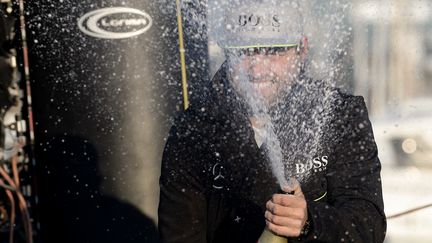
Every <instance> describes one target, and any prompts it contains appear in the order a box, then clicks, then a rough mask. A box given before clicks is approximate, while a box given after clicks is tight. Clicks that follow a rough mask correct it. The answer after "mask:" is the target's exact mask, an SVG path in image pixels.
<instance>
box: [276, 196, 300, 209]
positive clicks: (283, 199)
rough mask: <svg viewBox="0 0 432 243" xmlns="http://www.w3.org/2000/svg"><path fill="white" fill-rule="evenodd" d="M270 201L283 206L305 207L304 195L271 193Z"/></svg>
mask: <svg viewBox="0 0 432 243" xmlns="http://www.w3.org/2000/svg"><path fill="white" fill-rule="evenodd" d="M271 201H272V202H273V203H275V204H279V205H282V206H285V207H295V208H296V207H306V200H305V199H304V197H299V196H295V195H287V194H273V196H272V199H271Z"/></svg>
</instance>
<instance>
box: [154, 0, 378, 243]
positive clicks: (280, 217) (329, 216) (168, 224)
mask: <svg viewBox="0 0 432 243" xmlns="http://www.w3.org/2000/svg"><path fill="white" fill-rule="evenodd" d="M257 2H258V3H257ZM237 3H238V5H234V6H232V8H231V10H230V11H227V13H226V17H225V22H224V23H223V25H222V26H223V27H224V28H225V29H224V32H223V34H221V35H220V37H221V39H220V41H219V44H220V45H221V47H222V48H224V50H225V53H226V56H227V62H226V63H224V65H223V66H222V67H221V69H220V70H219V71H218V72H217V74H216V75H215V77H214V78H213V80H212V84H211V87H210V88H209V93H208V95H207V96H206V98H205V99H204V100H203V102H202V103H201V104H200V105H197V106H193V105H192V106H191V107H190V108H189V109H188V110H187V111H186V112H185V113H184V114H182V115H181V116H180V117H178V119H177V120H176V122H175V125H174V126H173V128H172V129H171V131H170V134H169V137H168V140H167V143H166V147H165V151H164V156H163V161H162V171H161V177H160V187H161V195H160V205H159V230H160V236H161V240H162V241H163V242H188V243H190V242H224V243H225V242H254V243H255V242H258V240H259V239H260V240H263V237H261V238H260V236H262V235H268V232H271V233H270V234H273V235H278V236H281V237H283V238H285V239H286V240H287V241H288V242H290V243H291V242H368V243H369V242H382V241H383V240H384V234H385V228H386V223H385V215H384V212H383V202H382V192H381V182H380V168H381V167H380V162H379V160H378V158H377V149H376V145H375V142H374V139H373V134H372V129H371V125H370V122H369V119H368V116H367V111H366V107H365V104H364V101H363V99H362V98H361V97H355V96H350V95H345V94H342V93H341V92H340V91H338V90H337V89H334V88H332V87H331V85H328V84H327V83H326V82H324V81H313V80H310V79H308V78H306V77H305V75H304V63H305V59H306V57H307V48H308V41H307V38H306V37H305V36H304V35H303V31H302V28H301V22H302V21H301V16H300V15H299V13H298V9H297V8H298V6H297V5H295V4H292V3H290V2H289V1H282V2H278V3H275V2H273V1H246V0H245V1H240V2H239V1H237ZM263 232H265V233H264V234H263ZM266 232H267V233H266Z"/></svg>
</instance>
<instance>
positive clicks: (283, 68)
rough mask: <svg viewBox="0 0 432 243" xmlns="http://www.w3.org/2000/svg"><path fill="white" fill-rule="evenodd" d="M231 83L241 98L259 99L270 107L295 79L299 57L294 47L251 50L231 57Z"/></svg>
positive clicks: (297, 73) (238, 52)
mask: <svg viewBox="0 0 432 243" xmlns="http://www.w3.org/2000/svg"><path fill="white" fill-rule="evenodd" d="M230 55H233V56H230V61H231V68H232V69H231V81H232V82H233V85H234V87H235V89H236V90H237V92H239V93H240V94H241V95H243V96H245V95H246V96H247V95H251V94H248V93H249V92H251V93H255V94H252V97H254V96H258V97H261V98H262V99H263V101H264V103H265V104H266V105H271V104H272V103H274V102H275V101H276V98H277V97H278V95H279V94H280V93H281V91H283V90H286V89H288V88H289V86H290V85H291V84H292V83H293V82H294V81H295V80H296V79H297V78H298V75H299V73H300V64H301V57H300V56H301V55H300V53H299V51H298V49H297V47H289V48H286V47H284V48H254V49H244V50H240V51H237V52H236V53H232V54H230Z"/></svg>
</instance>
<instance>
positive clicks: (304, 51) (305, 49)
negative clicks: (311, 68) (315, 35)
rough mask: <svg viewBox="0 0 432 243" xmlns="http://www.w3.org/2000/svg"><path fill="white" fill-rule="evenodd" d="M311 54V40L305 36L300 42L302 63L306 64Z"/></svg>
mask: <svg viewBox="0 0 432 243" xmlns="http://www.w3.org/2000/svg"><path fill="white" fill-rule="evenodd" d="M308 53H309V40H308V38H307V37H306V36H303V37H302V39H301V41H300V58H301V62H305V61H306V58H307V55H308Z"/></svg>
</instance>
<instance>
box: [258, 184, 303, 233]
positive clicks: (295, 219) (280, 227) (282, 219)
mask: <svg viewBox="0 0 432 243" xmlns="http://www.w3.org/2000/svg"><path fill="white" fill-rule="evenodd" d="M283 190H284V191H285V192H288V193H294V194H274V195H273V197H272V199H271V200H269V201H268V202H267V204H266V207H267V210H266V212H265V218H266V224H267V228H268V229H269V230H271V231H272V232H273V233H275V234H277V235H281V236H287V237H297V236H299V235H300V233H301V230H302V229H303V227H304V225H305V223H306V220H307V218H308V214H307V204H306V199H305V197H304V195H303V192H302V190H301V187H300V183H299V182H298V181H297V180H296V179H291V180H290V186H287V187H285V188H283Z"/></svg>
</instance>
